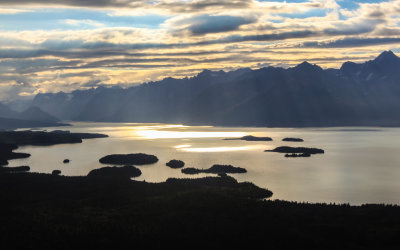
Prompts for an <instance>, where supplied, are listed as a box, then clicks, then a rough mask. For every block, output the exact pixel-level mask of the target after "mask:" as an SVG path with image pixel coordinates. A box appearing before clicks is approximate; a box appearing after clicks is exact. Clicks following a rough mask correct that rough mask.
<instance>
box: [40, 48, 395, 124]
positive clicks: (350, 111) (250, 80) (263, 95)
mask: <svg viewBox="0 0 400 250" xmlns="http://www.w3.org/2000/svg"><path fill="white" fill-rule="evenodd" d="M33 105H34V106H37V107H39V108H41V109H42V110H44V111H46V112H48V113H50V114H53V115H55V116H57V117H60V118H61V119H65V120H79V121H113V122H164V123H186V124H211V125H235V126H239V125H243V126H298V127H300V126H359V125H360V126H363V125H368V126H375V125H380V126H399V125H400V112H398V110H399V109H400V58H398V57H397V56H396V55H395V54H394V53H393V52H391V51H386V52H383V53H382V54H381V55H379V56H378V57H377V58H376V59H374V60H371V61H368V62H365V63H361V64H356V63H352V62H346V63H344V64H343V66H342V67H341V68H340V69H327V70H324V69H322V68H320V67H319V66H317V65H311V64H309V63H307V62H304V63H302V64H300V65H297V66H296V67H293V68H289V69H283V68H274V67H268V68H261V69H258V70H251V69H240V70H236V71H232V72H224V71H218V72H217V71H215V72H214V71H209V70H204V71H203V72H201V73H200V74H198V75H197V76H195V77H192V78H184V79H174V78H166V79H164V80H162V81H159V82H150V83H147V84H142V85H140V86H136V87H131V88H127V89H121V88H104V87H99V88H97V89H90V90H84V91H74V92H72V93H63V92H59V93H56V94H38V95H37V96H36V97H35V99H34V100H33Z"/></svg>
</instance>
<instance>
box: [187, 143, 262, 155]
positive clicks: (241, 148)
mask: <svg viewBox="0 0 400 250" xmlns="http://www.w3.org/2000/svg"><path fill="white" fill-rule="evenodd" d="M182 146H183V145H182ZM185 146H186V145H185ZM264 148H265V145H252V146H236V147H210V148H190V147H181V148H179V150H182V151H185V152H200V153H201V152H228V151H244V150H258V149H260V150H262V149H264Z"/></svg>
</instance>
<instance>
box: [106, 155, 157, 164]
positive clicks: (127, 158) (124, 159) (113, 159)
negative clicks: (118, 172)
mask: <svg viewBox="0 0 400 250" xmlns="http://www.w3.org/2000/svg"><path fill="white" fill-rule="evenodd" d="M99 162H100V163H103V164H116V165H125V164H129V165H146V164H153V163H156V162H158V158H157V156H155V155H148V154H143V153H137V154H112V155H107V156H104V157H103V158H101V159H100V160H99Z"/></svg>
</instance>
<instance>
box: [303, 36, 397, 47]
mask: <svg viewBox="0 0 400 250" xmlns="http://www.w3.org/2000/svg"><path fill="white" fill-rule="evenodd" d="M399 42H400V38H344V39H338V40H335V41H329V42H304V43H302V44H301V46H300V47H308V48H348V47H362V46H372V45H382V44H396V43H399Z"/></svg>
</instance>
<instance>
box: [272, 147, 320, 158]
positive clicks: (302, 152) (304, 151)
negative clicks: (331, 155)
mask: <svg viewBox="0 0 400 250" xmlns="http://www.w3.org/2000/svg"><path fill="white" fill-rule="evenodd" d="M265 152H276V153H285V154H287V156H286V155H285V156H286V157H308V156H307V155H313V154H324V153H325V151H324V150H323V149H319V148H305V147H289V146H282V147H277V148H275V149H272V150H265ZM289 154H290V155H289Z"/></svg>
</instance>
